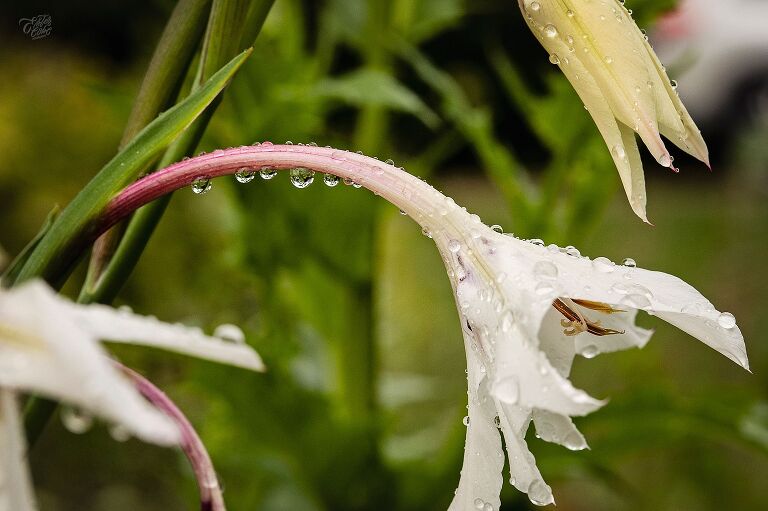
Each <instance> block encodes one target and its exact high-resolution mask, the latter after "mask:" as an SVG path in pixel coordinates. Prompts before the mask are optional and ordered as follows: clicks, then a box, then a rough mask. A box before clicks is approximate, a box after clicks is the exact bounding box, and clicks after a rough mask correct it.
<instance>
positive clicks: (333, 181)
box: [323, 174, 341, 188]
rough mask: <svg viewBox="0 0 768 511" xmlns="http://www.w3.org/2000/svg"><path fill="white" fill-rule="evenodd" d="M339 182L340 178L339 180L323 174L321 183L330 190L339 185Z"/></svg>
mask: <svg viewBox="0 0 768 511" xmlns="http://www.w3.org/2000/svg"><path fill="white" fill-rule="evenodd" d="M339 181H341V178H339V176H334V175H333V174H325V175H324V176H323V183H325V185H326V186H330V187H331V188H333V187H334V186H336V185H337V184H339Z"/></svg>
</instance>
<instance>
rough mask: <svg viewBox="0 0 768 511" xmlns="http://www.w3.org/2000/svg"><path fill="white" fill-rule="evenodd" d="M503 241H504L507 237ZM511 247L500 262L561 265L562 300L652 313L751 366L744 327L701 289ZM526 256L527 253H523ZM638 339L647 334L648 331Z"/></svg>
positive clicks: (531, 248) (638, 270)
mask: <svg viewBox="0 0 768 511" xmlns="http://www.w3.org/2000/svg"><path fill="white" fill-rule="evenodd" d="M491 232H492V231H491ZM500 238H501V239H504V237H503V236H500ZM505 244H507V245H508V249H507V250H501V249H500V250H498V255H499V257H500V258H501V257H505V256H504V254H503V253H504V252H511V253H513V254H515V253H517V254H518V255H517V256H514V257H515V261H516V262H515V264H521V263H520V261H524V260H528V261H529V263H528V264H527V266H528V267H529V268H532V267H533V265H535V264H536V263H535V262H534V261H537V262H538V261H547V262H549V263H551V264H553V265H554V266H555V267H557V268H558V280H557V291H558V292H559V293H560V294H559V296H564V297H568V298H577V299H578V298H581V299H587V300H593V301H598V302H604V303H607V304H611V305H614V306H616V307H618V308H620V309H626V310H631V309H639V310H645V311H648V312H651V313H653V314H655V315H656V316H658V317H660V318H661V319H664V320H665V321H668V322H669V323H671V324H673V325H675V326H677V327H678V328H680V329H681V330H683V331H685V332H687V333H689V334H691V335H692V336H694V337H696V338H697V339H699V340H700V341H702V342H704V343H705V344H707V345H708V346H710V347H712V348H713V349H715V350H717V351H719V352H720V353H722V354H723V355H725V356H726V357H728V358H729V359H731V360H733V361H734V362H736V363H737V364H739V365H741V366H743V367H745V368H748V360H747V353H746V347H745V346H744V338H743V336H742V335H741V331H740V330H739V328H738V327H736V326H732V327H730V328H728V327H729V326H730V324H728V322H725V321H723V316H722V315H721V313H720V312H719V311H717V310H716V309H715V307H714V306H713V305H712V304H711V303H710V302H709V301H708V300H707V299H706V298H704V297H703V296H702V295H701V294H700V293H699V292H698V291H696V289H694V288H693V287H691V286H690V285H688V284H686V283H685V282H683V281H682V280H680V279H679V278H677V277H675V276H672V275H669V274H666V273H661V272H656V271H650V270H644V269H642V268H629V267H625V266H620V265H614V266H611V265H609V264H607V263H606V262H605V259H604V258H596V259H595V260H593V261H590V260H588V259H586V258H582V257H571V256H568V255H566V254H563V253H561V252H557V253H553V252H551V251H549V250H547V249H546V248H544V247H538V246H534V245H531V244H529V243H514V245H513V246H509V244H510V242H509V241H508V240H507V241H505ZM521 252H522V254H524V255H520V253H521ZM524 266H525V265H524ZM529 271H531V272H532V270H529ZM529 285H530V284H529ZM721 322H723V323H724V325H725V326H722V325H721V324H720V323H721ZM638 335H642V332H640V333H639V334H638ZM607 342H610V340H608V341H607Z"/></svg>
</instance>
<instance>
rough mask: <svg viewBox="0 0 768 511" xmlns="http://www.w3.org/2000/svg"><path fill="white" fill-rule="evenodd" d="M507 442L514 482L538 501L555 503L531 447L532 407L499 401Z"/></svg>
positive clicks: (511, 481) (497, 405) (514, 484)
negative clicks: (527, 436) (529, 440)
mask: <svg viewBox="0 0 768 511" xmlns="http://www.w3.org/2000/svg"><path fill="white" fill-rule="evenodd" d="M496 409H497V410H498V412H499V418H500V421H501V430H502V431H503V432H504V444H505V445H506V447H507V457H508V458H509V470H510V483H511V484H512V485H513V486H514V487H515V488H517V489H518V490H520V491H521V492H523V493H527V494H528V498H529V499H531V501H532V502H534V504H537V505H545V504H554V503H555V498H554V496H553V495H552V489H551V488H550V487H549V485H547V483H545V482H544V479H543V478H542V477H541V472H539V469H538V467H537V466H536V460H535V459H534V457H533V454H531V451H529V450H528V444H527V442H526V441H525V434H526V432H527V431H528V425H529V424H530V421H531V410H530V409H529V408H524V407H521V406H515V405H510V404H508V403H503V402H501V401H498V400H497V401H496Z"/></svg>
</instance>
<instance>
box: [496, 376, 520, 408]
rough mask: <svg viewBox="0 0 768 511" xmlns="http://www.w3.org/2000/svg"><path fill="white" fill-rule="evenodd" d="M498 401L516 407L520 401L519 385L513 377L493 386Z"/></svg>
mask: <svg viewBox="0 0 768 511" xmlns="http://www.w3.org/2000/svg"><path fill="white" fill-rule="evenodd" d="M494 391H495V392H496V394H497V395H498V397H499V399H501V400H502V401H504V402H505V403H509V404H511V405H516V404H517V402H518V401H519V400H520V384H519V383H518V382H517V378H516V377H514V376H508V377H506V378H504V379H503V380H501V381H500V382H499V383H497V384H496V385H495V386H494Z"/></svg>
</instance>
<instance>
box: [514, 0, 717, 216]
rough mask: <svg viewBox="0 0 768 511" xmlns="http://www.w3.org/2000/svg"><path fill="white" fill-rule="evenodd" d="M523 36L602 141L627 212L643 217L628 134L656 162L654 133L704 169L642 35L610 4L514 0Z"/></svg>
mask: <svg viewBox="0 0 768 511" xmlns="http://www.w3.org/2000/svg"><path fill="white" fill-rule="evenodd" d="M518 3H519V4H520V9H521V10H522V11H523V16H524V17H525V20H526V22H527V23H528V26H529V27H530V28H531V31H532V32H533V34H534V35H535V36H536V38H537V39H538V40H539V42H540V43H541V44H542V46H544V48H545V49H546V50H547V51H548V52H549V54H550V57H549V58H550V61H551V62H552V63H553V64H557V65H558V66H559V67H560V69H561V70H562V71H563V73H564V74H565V76H566V78H568V81H570V82H571V85H573V87H574V89H576V92H577V93H578V94H579V97H580V98H581V100H582V101H583V102H584V105H585V106H586V108H587V110H589V113H590V115H591V116H592V118H593V120H594V121H595V124H596V125H597V128H598V129H599V130H600V134H601V135H602V136H603V138H604V139H605V142H606V144H607V145H608V148H609V149H610V151H611V156H612V157H613V161H614V162H615V164H616V167H617V168H618V170H619V175H620V176H621V181H622V184H623V185H624V189H625V191H626V193H627V197H628V198H629V203H630V205H631V206H632V209H633V211H634V212H635V213H636V214H637V215H638V216H639V217H640V218H642V219H643V220H644V221H646V222H647V221H648V219H647V216H646V211H645V207H646V195H645V177H644V175H643V165H642V162H641V160H640V152H639V151H638V148H637V142H636V141H635V132H636V133H637V134H639V135H640V138H641V139H642V140H643V142H644V143H645V145H646V146H647V147H648V149H649V150H650V151H651V153H652V154H653V156H654V157H655V158H656V161H658V162H659V163H660V164H661V165H663V166H665V167H672V168H673V169H674V167H673V166H672V156H671V155H670V154H669V151H667V148H666V147H665V146H664V141H663V140H662V138H661V136H662V135H663V136H665V137H666V138H667V139H669V140H670V141H671V142H672V143H673V144H675V145H676V146H678V147H679V148H680V149H682V150H683V151H685V152H687V153H688V154H690V155H692V156H694V157H696V158H698V159H699V160H701V161H702V162H704V163H706V164H707V165H709V155H708V151H707V146H706V144H705V143H704V139H702V137H701V133H700V132H699V130H698V128H697V127H696V124H695V123H694V122H693V119H691V116H690V115H689V114H688V111H687V110H686V109H685V106H683V104H682V102H681V101H680V98H679V97H678V95H677V92H676V91H675V87H674V85H673V83H672V82H670V80H669V77H668V76H667V73H666V71H665V70H664V66H662V65H661V62H659V59H658V57H657V56H656V53H655V52H654V51H653V48H651V46H650V44H648V40H647V37H646V36H645V34H643V32H642V31H641V30H640V29H639V28H638V27H637V25H636V24H635V22H634V21H633V20H632V16H631V15H630V13H629V11H628V10H627V9H626V8H625V7H624V6H623V5H622V3H623V2H619V1H618V0H518Z"/></svg>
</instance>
